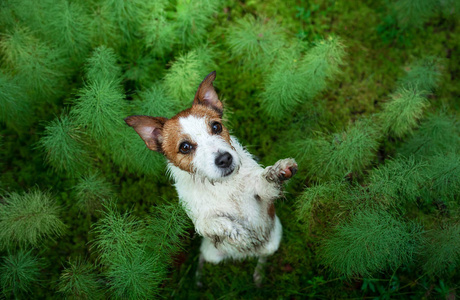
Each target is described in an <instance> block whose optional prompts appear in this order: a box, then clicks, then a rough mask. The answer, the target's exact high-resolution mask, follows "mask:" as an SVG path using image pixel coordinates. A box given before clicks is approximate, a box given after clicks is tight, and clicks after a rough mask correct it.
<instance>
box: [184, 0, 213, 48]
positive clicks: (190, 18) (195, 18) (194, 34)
mask: <svg viewBox="0 0 460 300" xmlns="http://www.w3.org/2000/svg"><path fill="white" fill-rule="evenodd" d="M219 2H221V0H196V1H188V0H178V1H177V4H176V14H175V25H176V26H175V30H176V32H177V35H176V36H177V37H178V38H179V42H180V43H181V44H182V46H193V45H196V44H197V43H199V42H202V41H203V39H204V38H206V33H207V31H206V27H208V26H209V25H210V24H211V22H212V16H213V15H214V14H215V13H217V9H218V8H219V6H220V3H219Z"/></svg>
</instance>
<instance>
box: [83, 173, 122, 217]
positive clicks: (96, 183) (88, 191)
mask: <svg viewBox="0 0 460 300" xmlns="http://www.w3.org/2000/svg"><path fill="white" fill-rule="evenodd" d="M74 191H75V198H76V199H77V205H78V206H79V207H80V208H81V209H83V210H84V211H87V212H93V211H95V210H96V209H99V208H101V207H102V205H103V204H104V203H105V202H106V201H107V200H108V199H110V198H111V196H112V195H113V194H114V191H113V188H112V186H111V184H110V183H108V182H107V181H106V180H105V179H104V178H102V177H101V175H100V174H97V173H91V174H88V175H86V176H83V177H81V178H80V179H79V181H78V183H77V184H76V185H75V186H74Z"/></svg>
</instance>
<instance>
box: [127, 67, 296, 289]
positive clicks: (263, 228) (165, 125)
mask: <svg viewBox="0 0 460 300" xmlns="http://www.w3.org/2000/svg"><path fill="white" fill-rule="evenodd" d="M215 78H216V72H215V71H214V72H212V73H210V74H209V75H208V76H207V77H206V78H205V79H204V80H203V82H201V84H200V86H199V87H198V91H197V92H196V95H195V99H194V100H193V105H192V107H191V108H188V109H186V110H183V111H181V112H179V113H178V114H177V115H175V116H174V117H172V118H171V119H166V118H163V117H150V116H130V117H127V118H126V119H125V122H126V123H127V124H128V125H129V126H131V127H133V128H134V130H136V132H137V133H138V134H139V136H140V137H141V138H142V139H143V140H144V142H145V144H146V145H147V148H149V149H151V150H154V151H158V152H160V153H162V154H164V155H165V156H166V158H167V159H168V161H169V162H168V170H169V172H170V174H171V176H172V177H173V178H174V181H175V187H176V190H177V193H178V194H179V199H180V202H181V204H182V205H183V207H184V209H185V210H186V212H187V214H188V216H189V217H190V219H191V220H192V221H193V224H194V225H195V230H196V232H197V233H198V234H200V235H201V236H203V241H202V244H201V248H200V250H201V254H200V260H199V266H198V270H197V280H198V279H199V277H200V273H201V272H200V271H201V268H202V266H203V263H204V262H211V263H215V264H216V263H219V262H221V261H222V260H225V259H228V258H232V259H243V258H246V257H258V258H259V261H258V264H257V267H256V269H255V272H254V276H253V277H254V282H255V283H256V284H257V285H258V286H259V285H260V284H261V280H262V276H261V271H262V265H263V263H264V262H265V261H266V258H267V256H269V255H272V254H273V253H274V252H275V251H276V250H277V249H278V247H279V244H280V241H281V236H282V226H281V223H280V221H279V219H278V217H277V216H276V214H275V206H274V201H275V200H276V199H277V198H279V197H280V196H282V187H283V186H282V183H283V182H284V181H286V180H287V179H289V178H291V177H292V176H293V175H294V174H295V173H296V171H297V164H296V162H295V160H294V159H292V158H286V159H282V160H279V161H278V162H276V163H275V164H274V165H273V166H269V167H266V168H262V167H261V166H260V165H259V164H258V163H257V162H256V161H255V160H254V158H253V157H252V155H251V154H250V153H249V152H248V151H246V150H245V149H244V148H243V147H242V146H241V145H240V144H239V143H238V140H237V139H236V138H235V137H233V136H230V134H229V131H228V129H227V128H225V127H224V125H223V124H222V115H223V105H222V102H221V101H220V100H219V98H218V96H217V93H216V91H215V89H214V87H213V85H212V83H213V81H214V79H215ZM197 284H198V285H200V284H201V283H200V282H199V281H197Z"/></svg>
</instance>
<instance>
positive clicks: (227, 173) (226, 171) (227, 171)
mask: <svg viewBox="0 0 460 300" xmlns="http://www.w3.org/2000/svg"><path fill="white" fill-rule="evenodd" d="M233 171H235V168H228V169H227V170H225V171H224V172H222V177H227V176H230V175H231V174H232V173H233Z"/></svg>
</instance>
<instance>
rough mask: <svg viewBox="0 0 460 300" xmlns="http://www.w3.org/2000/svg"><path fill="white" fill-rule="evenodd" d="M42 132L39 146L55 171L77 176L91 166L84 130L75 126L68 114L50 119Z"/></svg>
mask: <svg viewBox="0 0 460 300" xmlns="http://www.w3.org/2000/svg"><path fill="white" fill-rule="evenodd" d="M44 134H45V136H43V137H42V138H41V139H40V142H39V147H40V148H41V149H42V151H43V152H44V153H45V158H46V161H47V162H48V163H49V164H50V165H51V166H52V167H53V168H54V169H55V170H56V171H59V172H66V173H67V174H71V175H72V176H78V175H79V174H81V173H83V172H86V171H87V170H88V168H89V167H90V166H91V159H90V156H89V153H88V152H87V150H86V149H85V142H84V139H83V137H84V132H83V131H82V130H81V129H80V128H79V127H77V126H75V123H74V122H73V120H72V118H71V117H70V116H68V115H62V116H61V117H60V118H56V119H54V120H53V121H51V122H50V123H49V124H48V126H46V128H45V133H44Z"/></svg>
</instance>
